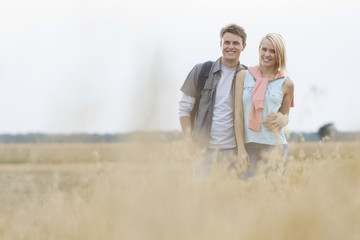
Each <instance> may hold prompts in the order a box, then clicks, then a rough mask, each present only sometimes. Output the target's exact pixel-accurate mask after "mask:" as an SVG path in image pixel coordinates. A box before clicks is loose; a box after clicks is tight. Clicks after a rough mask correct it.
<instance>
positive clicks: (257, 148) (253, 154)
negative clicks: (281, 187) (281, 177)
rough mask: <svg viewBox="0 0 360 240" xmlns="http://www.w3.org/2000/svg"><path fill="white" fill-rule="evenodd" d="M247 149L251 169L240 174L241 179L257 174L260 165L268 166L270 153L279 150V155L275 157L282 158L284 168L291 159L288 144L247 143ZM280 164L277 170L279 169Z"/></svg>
mask: <svg viewBox="0 0 360 240" xmlns="http://www.w3.org/2000/svg"><path fill="white" fill-rule="evenodd" d="M245 149H246V152H247V154H248V155H249V158H250V169H249V170H248V171H247V172H245V173H242V174H240V177H241V178H244V179H247V178H249V177H251V176H253V175H254V174H255V171H256V169H257V167H258V163H260V162H263V163H265V164H267V163H268V162H269V157H270V153H271V152H272V151H273V150H275V151H276V150H278V155H274V157H277V158H281V159H282V160H283V161H282V162H283V167H284V168H285V167H286V164H287V162H288V159H289V147H288V145H287V144H283V145H267V144H259V143H247V144H245ZM278 167H279V166H278V164H277V165H276V166H275V168H278Z"/></svg>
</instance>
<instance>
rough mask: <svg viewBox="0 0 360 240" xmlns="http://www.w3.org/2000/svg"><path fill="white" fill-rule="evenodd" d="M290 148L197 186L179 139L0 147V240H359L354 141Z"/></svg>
mask: <svg viewBox="0 0 360 240" xmlns="http://www.w3.org/2000/svg"><path fill="white" fill-rule="evenodd" d="M290 151H291V157H290V161H289V164H288V165H287V167H286V169H285V170H286V174H285V175H283V174H281V171H277V170H274V171H270V172H268V173H267V174H265V171H262V169H265V167H264V166H263V168H261V167H260V168H259V169H260V171H259V173H258V174H257V175H256V176H255V177H253V178H251V179H250V180H248V181H246V182H244V181H240V180H238V179H237V178H236V177H235V176H232V175H231V174H227V173H225V172H224V171H223V170H222V169H221V167H219V168H216V169H215V170H214V173H213V174H212V175H211V176H209V177H208V178H207V179H206V180H202V181H199V179H196V178H194V177H193V176H192V168H193V165H194V162H196V160H197V157H195V156H192V155H190V154H189V153H188V151H187V149H186V146H185V144H184V142H175V143H151V144H150V143H148V144H144V143H122V144H24V145H21V144H16V145H11V144H2V145H0V189H1V190H0V191H1V192H0V239H16V240H21V239H26V240H32V239H36V240H40V239H44V240H45V239H46V240H49V239H87V240H90V239H106V240H111V239H116V240H118V239H124V240H133V239H134V240H137V239H142V240H145V239H154V240H155V239H156V240H160V239H172V240H173V239H175V240H176V239H196V240H198V239H207V240H211V239H354V240H355V239H360V228H359V226H360V143H359V142H346V143H345V142H344V143H332V142H329V143H322V142H315V143H314V142H312V143H292V144H291V145H290ZM272 160H273V161H274V162H277V161H278V162H279V161H280V160H279V159H278V157H277V156H275V155H274V156H273V158H272ZM267 167H269V166H267Z"/></svg>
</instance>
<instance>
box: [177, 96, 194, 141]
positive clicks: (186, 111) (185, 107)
mask: <svg viewBox="0 0 360 240" xmlns="http://www.w3.org/2000/svg"><path fill="white" fill-rule="evenodd" d="M194 104H195V98H194V97H191V96H189V95H187V94H185V93H183V96H182V98H181V100H180V102H179V118H180V125H181V130H182V132H183V135H184V138H185V141H186V143H187V144H188V145H189V146H193V144H194V140H193V137H192V126H191V119H190V113H191V111H192V109H193V108H194Z"/></svg>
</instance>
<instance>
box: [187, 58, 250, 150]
mask: <svg viewBox="0 0 360 240" xmlns="http://www.w3.org/2000/svg"><path fill="white" fill-rule="evenodd" d="M202 65H203V63H200V64H197V65H195V67H194V68H193V69H192V70H191V71H190V73H189V75H188V76H187V78H186V80H185V82H184V84H183V85H182V87H181V91H182V92H184V93H185V94H186V95H189V96H191V97H196V87H197V85H198V82H199V74H200V71H201V67H202ZM243 69H246V66H244V65H241V64H240V62H239V64H238V65H237V67H236V71H235V74H234V77H233V79H232V89H231V92H230V94H231V97H232V99H234V84H235V77H236V73H238V72H239V71H240V70H243ZM220 78H221V58H219V59H217V60H216V61H215V62H214V63H213V65H212V67H211V69H210V72H209V78H208V79H207V80H206V82H205V86H204V89H203V90H202V92H201V97H200V102H199V109H198V111H197V113H196V115H195V119H194V126H192V134H193V137H194V140H195V142H196V144H197V146H198V147H199V148H200V149H206V148H207V145H208V142H209V140H210V132H211V124H212V119H213V112H214V105H215V96H216V86H217V84H218V83H219V80H220Z"/></svg>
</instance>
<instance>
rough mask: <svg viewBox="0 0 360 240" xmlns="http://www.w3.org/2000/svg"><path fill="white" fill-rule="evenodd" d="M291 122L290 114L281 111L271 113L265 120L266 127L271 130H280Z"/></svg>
mask: <svg viewBox="0 0 360 240" xmlns="http://www.w3.org/2000/svg"><path fill="white" fill-rule="evenodd" d="M288 122H289V117H288V115H285V114H282V113H281V112H277V113H275V112H272V113H269V115H268V116H267V118H266V120H265V121H264V122H263V124H264V127H266V128H267V129H268V130H269V131H272V132H278V131H280V130H281V129H282V128H283V127H285V126H286V125H287V124H288Z"/></svg>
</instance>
